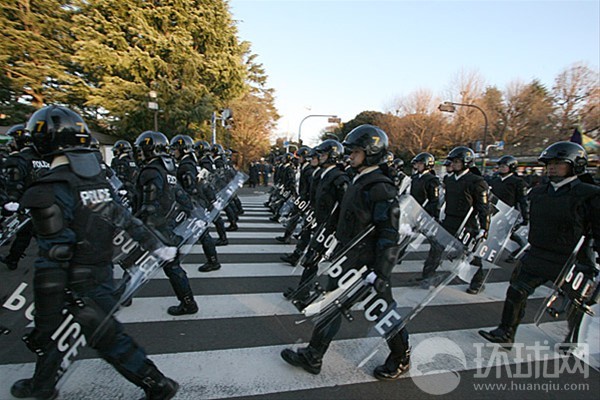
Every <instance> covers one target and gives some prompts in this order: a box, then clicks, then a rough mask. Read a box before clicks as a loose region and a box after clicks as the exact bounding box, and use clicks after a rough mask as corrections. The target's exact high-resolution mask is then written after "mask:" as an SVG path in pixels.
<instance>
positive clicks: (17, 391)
mask: <svg viewBox="0 0 600 400" xmlns="http://www.w3.org/2000/svg"><path fill="white" fill-rule="evenodd" d="M60 363H61V357H60V353H59V352H58V350H56V349H52V350H49V351H45V352H44V354H43V355H42V356H39V357H38V358H37V360H36V362H35V372H34V374H33V378H29V379H21V380H18V381H16V382H15V383H14V384H13V385H12V387H11V388H10V393H11V394H12V395H13V396H14V397H16V398H18V399H25V398H34V399H38V400H53V399H55V398H57V397H58V390H57V389H56V388H55V385H56V371H57V370H58V368H59V366H60Z"/></svg>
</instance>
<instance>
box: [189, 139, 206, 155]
mask: <svg viewBox="0 0 600 400" xmlns="http://www.w3.org/2000/svg"><path fill="white" fill-rule="evenodd" d="M193 147H194V151H196V155H198V157H203V156H204V155H205V154H206V153H208V152H209V151H210V143H208V142H207V141H206V140H198V141H197V142H196V143H194V146H193Z"/></svg>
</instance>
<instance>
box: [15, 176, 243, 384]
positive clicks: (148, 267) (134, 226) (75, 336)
mask: <svg viewBox="0 0 600 400" xmlns="http://www.w3.org/2000/svg"><path fill="white" fill-rule="evenodd" d="M246 178H247V177H246V176H245V175H244V174H242V173H240V174H239V175H236V176H235V177H234V179H233V180H232V181H231V182H230V183H229V184H228V185H227V186H226V187H224V188H223V189H222V190H221V191H219V193H218V194H217V196H216V201H215V203H214V208H213V209H212V210H211V211H210V212H206V210H204V209H202V208H197V209H195V210H193V211H191V212H187V211H186V212H183V211H181V210H180V211H179V212H177V214H175V219H174V222H175V223H176V225H175V226H174V228H173V235H174V236H175V237H177V238H179V239H180V242H179V243H178V245H177V246H176V247H177V249H178V251H179V255H180V257H183V256H185V255H186V254H187V253H188V252H189V251H190V245H193V244H194V243H195V242H196V241H197V240H198V239H199V238H200V236H202V234H203V233H204V231H205V230H206V229H207V227H208V225H209V224H210V222H211V221H212V220H213V219H214V218H216V217H217V215H218V214H219V213H220V212H221V210H222V209H223V208H224V207H225V205H226V204H227V202H228V201H229V200H230V199H231V197H232V196H233V194H234V193H235V192H236V191H237V190H238V189H239V188H240V187H241V186H242V185H243V183H244V181H245V180H246ZM115 204H116V203H113V207H112V208H110V209H109V207H106V209H107V210H108V212H103V210H97V211H98V212H99V213H103V214H104V217H106V218H110V221H112V222H113V223H114V224H115V225H116V227H117V228H118V229H117V232H116V235H115V236H114V238H113V245H114V247H115V251H114V261H115V262H118V263H123V262H125V263H127V268H128V274H127V275H126V279H124V280H123V281H122V283H121V285H120V287H119V288H118V289H117V290H116V291H115V296H118V297H119V298H120V299H119V300H118V301H117V302H116V305H115V307H114V308H113V309H112V310H111V311H110V312H108V313H106V315H105V316H104V318H103V320H102V321H98V323H97V324H94V326H87V327H86V328H84V327H82V326H81V325H80V324H79V322H78V320H77V318H76V317H75V316H74V314H73V313H74V312H75V310H77V308H78V307H84V306H85V302H83V303H82V302H81V300H80V299H77V298H76V297H75V296H70V295H68V297H72V298H71V301H70V302H68V305H67V306H66V308H65V311H64V312H63V314H64V320H63V322H62V323H61V325H60V326H59V328H58V329H57V331H56V332H55V333H54V334H53V335H52V337H51V339H52V340H53V342H52V345H51V346H52V351H53V352H54V353H53V354H56V357H59V358H58V359H59V360H60V362H61V364H60V368H59V371H58V375H57V381H58V385H57V386H60V385H62V384H63V383H64V381H65V379H66V378H67V377H68V375H69V374H70V373H71V372H72V371H73V368H72V365H74V364H73V361H74V360H75V358H76V356H77V354H78V352H79V351H81V348H82V347H84V346H86V345H87V344H90V343H91V344H93V343H95V341H97V340H99V339H100V338H101V337H102V335H103V334H104V332H105V331H106V329H110V328H109V327H110V323H111V319H112V317H113V315H114V314H115V313H116V312H117V311H118V310H119V308H120V306H121V304H122V303H124V302H125V301H126V300H127V299H129V298H131V296H133V294H134V293H135V292H136V291H137V290H138V289H139V288H140V287H141V286H142V285H143V284H145V283H146V282H148V281H149V280H150V278H151V277H152V276H153V275H154V274H155V273H156V272H157V271H158V270H159V269H161V268H162V267H163V266H164V265H165V264H167V263H168V262H170V261H171V259H172V257H169V258H166V257H164V253H163V251H164V250H167V249H172V248H173V247H167V246H165V245H164V244H163V243H162V242H161V240H160V238H161V236H160V233H158V232H157V231H156V230H154V229H149V228H148V227H146V226H145V225H143V224H140V223H139V221H138V222H136V221H137V220H135V219H131V218H130V213H129V212H128V211H127V210H126V209H125V208H123V207H122V206H120V205H118V204H116V206H115ZM99 207H102V205H100V206H99ZM104 211H106V210H104ZM128 216H129V217H128ZM128 221H129V223H128ZM131 222H133V223H131ZM173 255H174V253H173ZM75 314H76V313H75ZM84 331H86V332H87V333H85V334H84ZM89 332H91V333H89ZM88 333H89V334H88ZM26 343H27V342H26Z"/></svg>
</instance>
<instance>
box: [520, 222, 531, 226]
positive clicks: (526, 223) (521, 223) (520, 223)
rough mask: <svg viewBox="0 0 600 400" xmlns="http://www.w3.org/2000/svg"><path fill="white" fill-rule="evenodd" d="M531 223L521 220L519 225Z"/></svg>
mask: <svg viewBox="0 0 600 400" xmlns="http://www.w3.org/2000/svg"><path fill="white" fill-rule="evenodd" d="M527 225H529V221H521V223H520V224H519V226H527Z"/></svg>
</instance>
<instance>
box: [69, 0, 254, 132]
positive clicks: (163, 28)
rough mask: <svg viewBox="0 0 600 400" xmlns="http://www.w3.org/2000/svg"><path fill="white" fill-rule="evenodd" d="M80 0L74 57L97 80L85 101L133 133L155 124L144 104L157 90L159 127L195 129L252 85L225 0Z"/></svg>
mask: <svg viewBox="0 0 600 400" xmlns="http://www.w3.org/2000/svg"><path fill="white" fill-rule="evenodd" d="M79 6H80V7H81V10H82V12H81V13H78V14H77V15H76V16H75V17H74V18H73V20H74V23H75V26H74V28H73V32H74V34H75V37H76V39H77V40H76V41H75V44H74V46H75V55H74V59H75V60H76V62H77V63H78V64H79V65H80V66H81V68H82V70H83V72H84V73H85V74H86V76H89V77H90V80H92V81H95V82H97V84H96V85H95V86H94V87H93V89H92V93H91V95H90V96H89V97H88V101H87V103H86V106H88V107H98V108H99V107H102V108H103V109H105V110H107V111H108V113H109V114H110V115H111V116H112V117H113V118H114V120H105V121H103V122H104V123H105V124H106V125H107V127H108V126H110V125H114V126H115V127H116V129H117V130H118V131H121V132H124V133H125V134H127V135H130V134H131V133H132V132H134V131H137V132H138V133H139V132H141V131H143V130H145V129H153V125H154V124H153V112H152V111H145V109H146V108H147V102H148V101H150V98H149V97H148V95H149V93H150V91H155V92H156V93H157V99H156V101H157V102H158V104H159V107H160V110H161V111H160V112H159V114H158V126H159V130H160V131H162V132H164V133H165V134H167V135H168V136H173V135H175V134H178V133H185V134H190V135H191V136H195V134H196V133H197V132H198V130H200V129H201V123H202V121H205V120H209V119H210V115H211V113H212V111H213V110H215V109H217V108H219V107H222V106H224V105H225V104H227V102H229V101H230V100H232V99H234V98H236V97H239V96H241V95H242V94H243V93H244V92H245V91H246V90H247V89H246V86H245V83H244V79H245V75H246V71H245V67H244V65H243V64H242V50H243V48H242V46H241V45H240V44H239V43H238V41H237V36H236V34H237V30H236V27H235V25H234V23H233V21H232V19H231V16H230V14H229V11H228V8H227V4H226V2H224V1H197V0H178V1H154V2H148V1H141V0H127V1H123V0H81V1H80V3H79ZM132 122H133V123H135V124H136V125H131V123H132ZM140 123H141V124H140Z"/></svg>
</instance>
